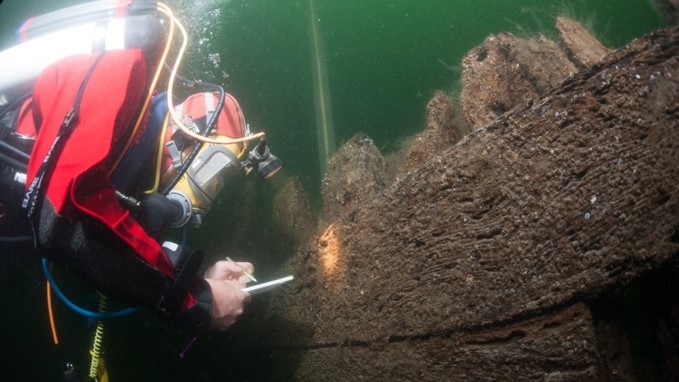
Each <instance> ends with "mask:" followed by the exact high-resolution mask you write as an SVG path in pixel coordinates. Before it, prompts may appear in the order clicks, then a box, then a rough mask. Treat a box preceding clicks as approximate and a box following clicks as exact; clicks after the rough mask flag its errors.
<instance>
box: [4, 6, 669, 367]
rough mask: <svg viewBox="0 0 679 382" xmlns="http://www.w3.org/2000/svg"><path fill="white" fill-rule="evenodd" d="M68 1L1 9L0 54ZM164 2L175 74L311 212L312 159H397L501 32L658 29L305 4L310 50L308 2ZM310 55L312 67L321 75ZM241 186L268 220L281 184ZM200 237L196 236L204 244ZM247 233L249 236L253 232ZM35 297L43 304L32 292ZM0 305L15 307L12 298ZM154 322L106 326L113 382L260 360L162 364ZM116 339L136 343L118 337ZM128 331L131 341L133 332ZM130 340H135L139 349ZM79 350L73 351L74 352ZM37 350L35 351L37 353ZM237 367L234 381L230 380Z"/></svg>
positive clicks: (207, 356)
mask: <svg viewBox="0 0 679 382" xmlns="http://www.w3.org/2000/svg"><path fill="white" fill-rule="evenodd" d="M76 3H80V1H66V0H55V1H52V2H46V1H42V0H4V1H3V2H2V5H0V48H4V47H7V46H9V45H10V44H11V43H12V39H13V32H14V30H15V29H16V28H17V27H18V26H19V25H20V23H21V21H23V20H24V19H25V18H26V17H28V16H30V15H35V14H39V13H42V12H46V11H49V10H52V9H56V8H59V7H61V6H64V5H70V4H76ZM169 4H170V5H171V6H173V7H174V8H175V9H176V10H177V11H178V13H179V15H180V17H181V18H182V19H183V20H185V22H186V25H187V27H188V28H189V30H190V32H191V43H190V47H189V52H188V56H187V58H186V61H185V66H184V68H183V70H182V72H183V73H184V74H185V75H186V76H189V77H192V78H197V79H203V80H208V81H215V82H222V83H223V84H224V85H225V86H226V89H227V91H229V92H231V93H232V94H234V95H235V96H236V97H237V98H238V99H239V101H240V103H241V106H242V107H243V110H244V113H245V117H246V119H247V120H248V122H249V123H250V125H251V126H252V128H253V129H254V130H256V131H261V130H264V131H266V132H267V135H268V137H269V143H270V145H271V147H272V150H273V151H274V152H275V153H276V154H277V155H278V156H279V157H280V158H282V159H283V160H284V162H285V164H286V169H285V175H282V177H284V178H285V177H292V176H294V177H298V178H299V179H300V180H301V182H302V185H303V187H304V188H305V190H306V191H307V192H308V193H309V194H310V198H311V203H312V206H313V207H314V209H315V210H318V209H319V205H320V196H319V195H320V183H321V174H322V171H323V168H324V164H323V163H322V161H323V158H327V156H329V155H331V154H332V152H331V151H332V150H334V149H336V148H337V147H338V146H339V145H341V144H342V142H344V141H346V140H347V139H349V138H351V137H352V136H353V135H354V134H355V133H357V132H363V133H366V134H367V135H369V136H370V137H371V138H372V139H373V140H374V142H375V144H376V145H377V146H378V148H380V149H381V150H382V152H383V153H384V154H387V153H390V152H392V151H394V150H396V149H397V148H398V147H399V145H400V143H401V142H402V141H403V140H405V139H406V138H408V137H409V136H411V135H413V134H415V133H417V132H419V131H421V130H422V129H423V127H424V122H425V114H424V110H425V105H426V103H427V102H428V100H429V99H430V97H431V96H432V94H433V93H434V92H435V91H437V90H444V91H446V92H449V93H451V94H454V93H455V92H456V91H457V90H458V80H459V76H460V67H459V64H460V62H461V59H462V56H463V55H464V54H465V53H466V52H467V51H468V50H469V49H471V48H472V47H474V46H476V45H478V44H480V43H481V42H482V41H483V40H484V39H485V38H486V37H487V36H488V35H489V34H491V33H499V32H502V31H509V32H513V33H515V34H518V35H522V36H529V35H530V34H532V33H535V32H540V33H543V34H546V35H548V36H550V37H554V35H555V31H554V26H553V25H554V18H555V16H557V15H560V14H566V15H570V16H572V17H574V18H576V19H578V20H580V21H582V22H584V23H585V24H586V25H587V26H588V27H589V28H590V29H591V31H592V32H593V33H594V34H595V35H596V36H598V37H599V38H600V39H601V41H602V42H603V43H604V44H605V45H607V46H609V47H620V46H622V45H624V44H626V43H628V42H630V41H631V40H632V39H634V38H636V37H639V36H641V35H643V34H645V33H647V32H649V31H651V30H653V29H655V28H658V27H661V26H662V21H661V18H660V17H659V16H658V15H657V14H656V13H655V11H654V10H653V8H652V7H651V5H649V2H648V0H572V1H566V0H563V1H547V0H418V1H415V0H410V1H405V0H380V1H377V0H314V1H313V5H314V13H315V19H316V25H315V28H316V34H317V36H316V37H317V38H318V39H320V40H319V41H320V42H321V43H322V47H323V50H322V52H321V53H320V54H315V53H314V51H313V49H314V48H313V43H312V41H313V38H311V37H310V36H309V34H310V25H309V23H310V13H309V12H310V11H309V6H310V2H309V0H285V1H283V0H278V1H274V0H267V1H263V0H222V1H211V0H207V1H206V0H196V1H190V0H182V1H174V2H169ZM315 57H317V58H321V59H323V62H322V67H323V69H322V73H321V72H319V69H318V68H319V67H320V66H318V62H315V61H314V59H315ZM315 66H316V68H315ZM0 75H4V74H2V73H0ZM314 78H316V80H314ZM321 89H322V90H321ZM321 91H325V92H327V94H326V97H327V98H326V100H325V101H322V102H321V103H320V104H321V105H322V104H324V105H325V106H323V108H325V110H326V112H325V115H326V117H327V118H330V120H328V121H326V122H325V123H321V122H319V115H323V112H319V111H318V110H319V108H320V107H319V99H322V97H321V98H319V92H321ZM324 130H325V132H326V133H328V134H332V137H333V138H332V140H330V139H327V140H325V141H327V142H328V143H327V144H326V143H323V142H324V140H322V139H320V138H319V135H320V134H322V133H323V132H324ZM325 151H327V153H326V152H325ZM284 178H283V179H284ZM246 187H249V188H248V189H249V190H252V191H251V192H250V193H248V194H247V195H246V194H245V193H243V194H241V195H239V197H241V198H245V197H249V198H255V200H256V202H255V203H254V205H255V207H253V209H252V210H251V212H252V214H253V215H255V217H253V218H251V219H252V221H254V222H261V221H263V220H266V217H267V214H268V213H270V206H271V199H272V195H274V194H275V192H276V191H277V189H278V188H279V187H280V182H279V183H276V182H274V183H271V184H269V185H266V186H253V185H250V184H247V185H246ZM239 202H240V201H239ZM224 203H225V204H226V203H228V202H227V201H225V202H224ZM220 208H221V209H220ZM224 208H225V207H219V206H218V207H217V208H216V211H214V212H213V213H211V215H210V216H208V219H209V220H210V221H211V222H208V223H207V224H206V230H207V232H216V231H217V230H219V229H223V228H224V227H227V228H228V227H231V225H232V224H237V223H238V221H239V220H238V218H236V217H234V216H231V215H229V210H228V209H224ZM205 236H207V235H205V234H204V236H200V235H198V238H199V239H201V241H203V243H204V242H205ZM245 236H247V237H248V239H247V240H249V241H256V239H253V237H255V236H256V234H253V233H252V232H250V233H247V234H246V235H245ZM233 240H235V239H233ZM207 245H208V246H215V247H219V246H220V243H219V239H218V238H212V239H211V242H210V243H208V244H207ZM244 246H245V245H244ZM28 284H29V286H30V285H33V284H31V283H28ZM10 292H11V291H10ZM14 292H16V291H14ZM34 294H36V295H37V296H41V295H40V294H39V293H34ZM32 295H33V294H31V296H32ZM36 299H37V300H38V301H39V303H40V304H42V300H41V299H40V297H36ZM9 301H12V302H16V301H17V298H16V296H13V297H12V299H10V300H9ZM16 304H17V306H19V307H21V308H22V309H19V310H20V312H19V313H18V314H19V316H17V317H13V318H12V320H10V319H9V316H7V317H6V318H5V319H4V320H3V323H4V326H5V327H13V326H15V325H17V324H16V323H15V321H13V320H20V319H21V317H22V316H23V315H26V314H30V315H31V318H34V319H35V322H37V324H35V325H33V324H30V326H27V327H26V326H25V325H29V324H25V323H21V325H23V326H21V329H22V330H28V331H30V330H32V329H34V328H36V329H35V330H40V331H41V332H42V333H44V335H45V337H44V341H43V342H45V343H47V342H48V341H49V337H48V336H49V332H48V331H47V330H46V328H45V323H44V319H45V317H46V316H45V315H44V314H43V312H39V315H37V316H34V313H35V312H34V311H33V310H37V309H34V308H32V307H29V303H25V302H22V303H19V302H16ZM36 314H37V313H36ZM62 314H63V315H67V314H68V313H67V312H62ZM140 320H141V319H140ZM115 325H118V326H117V327H116V326H115ZM125 325H128V326H127V327H125ZM155 325H156V324H152V325H151V327H150V328H148V327H147V326H145V325H142V324H140V323H139V322H137V321H134V322H133V323H129V321H125V322H124V324H114V328H113V329H112V330H113V331H114V332H115V333H116V335H117V336H118V337H115V335H114V338H116V340H113V341H112V342H115V341H119V342H122V343H123V344H121V345H120V346H139V347H140V348H139V349H138V350H139V352H140V354H138V355H137V356H136V358H135V357H134V356H133V355H128V356H125V355H122V356H121V355H120V354H119V353H116V351H115V350H113V349H112V350H111V353H113V354H118V355H117V357H118V363H116V359H115V357H116V355H112V357H114V359H113V360H112V363H113V365H110V366H111V368H112V369H113V368H114V367H115V369H117V374H118V375H123V376H127V377H126V378H125V377H121V378H119V379H117V380H139V379H138V378H136V377H139V376H144V377H145V378H146V379H147V380H159V379H160V378H163V379H165V380H188V379H187V378H188V376H191V375H197V376H200V378H199V379H198V380H223V377H224V376H230V377H232V379H231V380H248V378H244V377H243V375H246V374H245V373H247V372H246V370H250V369H251V368H255V369H257V367H258V365H259V362H260V361H261V360H258V358H257V357H259V356H263V355H262V354H259V353H256V354H250V355H248V354H245V355H241V354H234V351H233V350H230V349H229V348H228V342H229V341H228V340H229V339H231V336H235V337H238V336H239V332H238V331H237V329H236V330H235V332H234V333H233V334H227V335H225V336H222V337H215V338H216V339H215V338H213V339H211V340H208V341H206V342H207V344H204V345H203V346H202V347H199V348H198V349H197V350H196V353H195V355H193V356H192V358H191V359H190V360H189V361H190V362H189V363H183V364H182V363H178V365H174V364H171V365H168V362H173V361H174V360H175V359H176V355H175V354H176V351H175V350H176V349H173V348H172V347H173V346H174V345H169V344H167V343H166V342H165V341H164V338H165V337H163V335H165V334H166V333H165V332H164V329H157V328H156V329H154V327H155ZM116 328H117V329H116ZM121 328H123V329H121ZM126 331H130V332H131V333H132V332H134V335H133V334H129V335H128V336H127V337H126V336H125V335H124V334H123V335H122V338H121V333H126ZM17 332H20V330H19V331H17ZM73 333H74V334H73V336H76V338H77V341H80V342H82V338H81V337H78V336H83V335H84V334H78V331H77V330H73ZM136 333H141V335H140V336H138V337H135V335H136ZM37 337H38V336H36V338H37ZM227 337H228V338H227ZM12 338H13V339H14V340H13V341H11V343H10V345H12V346H14V347H17V348H18V350H17V352H16V354H17V356H16V357H15V359H13V360H12V362H10V363H13V364H14V365H15V367H14V368H12V370H11V374H10V375H16V370H17V369H22V368H30V370H33V373H36V371H35V369H34V368H33V366H32V362H33V361H43V359H44V358H45V357H46V356H45V355H44V352H41V353H40V354H41V355H40V356H36V355H34V354H33V352H32V351H31V347H32V346H33V345H35V344H34V343H35V342H36V341H39V340H38V339H34V338H32V337H31V341H32V342H31V343H24V342H22V341H21V338H20V336H18V335H17V336H16V338H14V337H12ZM135 338H137V339H138V338H142V339H141V340H139V341H142V344H141V345H138V344H137V342H135V341H137V340H135ZM126 339H129V343H132V344H133V345H130V344H129V343H126V342H125V341H126ZM222 340H224V341H222ZM80 342H78V343H77V345H78V346H76V345H73V346H72V347H73V348H74V349H75V348H78V347H80V346H81V345H82V344H81V343H80ZM85 342H86V340H85ZM224 343H226V344H224ZM48 345H49V344H47V345H46V344H44V343H43V344H41V345H40V346H38V347H37V348H38V349H43V350H44V348H46V347H47V348H49V346H48ZM81 347H86V345H82V346H81ZM159 347H160V350H157V349H158V348H159ZM154 349H155V350H154ZM48 351H49V350H48ZM246 351H252V349H246ZM155 353H157V356H156V355H155ZM219 354H228V357H227V355H225V356H224V357H226V359H223V358H224V357H220V356H219ZM168 360H169V361H168ZM261 362H264V361H261ZM267 362H271V361H270V360H269V361H267ZM192 368H195V369H192ZM226 370H232V371H231V372H229V371H226ZM233 370H237V371H235V372H234V371H233ZM238 370H240V371H242V372H243V374H240V376H239V374H238ZM258 372H259V373H262V371H261V370H260V371H255V372H251V373H255V374H253V375H260V374H257V373H258ZM234 373H235V374H234ZM234 375H235V376H234ZM132 376H134V377H132ZM253 380H257V379H253Z"/></svg>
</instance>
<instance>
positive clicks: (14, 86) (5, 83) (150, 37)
mask: <svg viewBox="0 0 679 382" xmlns="http://www.w3.org/2000/svg"><path fill="white" fill-rule="evenodd" d="M156 9H157V3H156V1H150V0H98V1H93V2H89V3H85V4H80V5H75V6H71V7H68V8H64V9H60V10H57V11H54V12H51V13H47V14H45V15H41V16H37V17H32V18H30V19H28V20H26V21H25V22H24V23H23V25H22V26H21V28H19V30H18V31H17V37H18V40H19V43H18V44H17V45H15V46H13V47H10V48H8V49H6V50H4V51H1V52H0V73H2V75H1V76H0V114H2V113H3V110H2V109H3V107H5V106H7V105H9V104H11V103H12V102H13V101H15V100H17V99H19V98H20V97H22V96H24V95H25V94H27V93H29V92H30V91H31V89H32V87H33V84H34V82H35V80H36V78H37V77H38V75H39V74H40V73H41V72H42V71H43V69H45V67H47V66H48V65H50V64H52V63H54V62H56V61H58V60H60V59H62V58H65V57H68V56H71V55H75V54H88V53H94V52H97V51H102V50H111V49H125V48H141V49H142V50H143V51H144V52H145V53H147V54H148V55H149V57H147V59H151V60H153V61H149V62H154V61H155V60H154V59H155V58H156V56H155V54H157V49H159V47H162V46H163V40H164V39H165V33H164V30H163V25H162V23H161V21H160V17H159V15H158V12H157V11H156Z"/></svg>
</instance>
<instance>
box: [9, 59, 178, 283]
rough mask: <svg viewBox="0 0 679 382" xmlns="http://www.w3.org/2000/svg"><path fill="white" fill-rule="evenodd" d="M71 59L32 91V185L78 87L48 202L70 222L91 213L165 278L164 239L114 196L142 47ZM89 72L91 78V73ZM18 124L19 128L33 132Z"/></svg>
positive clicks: (140, 82)
mask: <svg viewBox="0 0 679 382" xmlns="http://www.w3.org/2000/svg"><path fill="white" fill-rule="evenodd" d="M100 54H102V55H103V57H101V58H100V59H99V62H96V63H95V61H96V60H97V59H98V54H93V55H79V56H73V57H69V58H66V59H64V60H62V61H60V62H58V63H57V64H55V65H52V66H50V67H48V68H47V69H46V70H45V71H44V72H43V73H42V74H41V76H40V77H39V79H38V81H37V82H36V85H35V88H34V97H33V115H32V119H33V121H34V123H35V127H36V129H37V131H38V136H37V139H36V143H35V145H34V147H33V151H32V153H31V159H30V161H29V165H28V173H27V183H26V184H27V185H30V184H31V182H32V181H33V179H34V178H35V177H36V175H38V172H39V169H40V168H41V164H42V163H43V161H44V159H45V157H46V156H47V155H48V153H49V152H50V149H51V147H52V144H53V142H54V140H55V138H56V137H57V135H59V134H60V127H61V126H62V124H63V122H64V119H65V116H67V114H68V113H69V111H70V110H71V109H72V108H73V107H74V106H75V104H74V103H75V102H76V96H77V93H78V89H79V87H80V86H81V85H82V86H83V87H84V89H83V91H82V97H81V99H80V100H79V105H77V106H78V107H79V113H78V115H77V120H76V121H75V122H74V123H75V124H76V125H75V126H74V128H73V130H72V133H71V134H70V136H68V137H67V138H68V139H67V141H66V142H65V144H64V145H63V148H62V150H61V152H59V153H56V154H57V155H56V156H55V157H53V158H50V160H53V161H55V162H54V163H53V166H52V170H51V171H52V173H51V174H50V175H51V176H50V177H49V182H48V183H47V184H45V185H44V200H45V201H46V202H49V203H51V205H52V206H53V208H54V210H55V212H56V213H57V214H58V215H61V216H65V217H67V218H70V219H73V220H82V219H83V216H85V217H87V218H93V219H96V220H98V221H99V222H101V223H103V225H104V226H106V227H108V228H109V229H110V230H111V231H112V232H113V233H114V234H115V235H116V236H117V237H118V238H119V239H120V240H121V241H123V242H125V243H126V244H127V245H129V246H130V247H132V248H133V249H134V251H135V252H136V253H137V254H138V255H139V256H141V257H142V258H143V259H144V260H145V261H147V262H149V263H151V264H153V266H155V267H157V269H159V270H160V271H161V272H162V273H164V274H165V275H166V276H168V277H170V278H171V277H173V276H174V271H175V270H174V267H173V265H172V263H171V262H170V260H169V259H168V258H167V256H166V255H165V254H164V252H163V251H162V249H161V247H160V245H159V243H157V242H156V241H155V240H154V239H153V238H151V237H149V236H148V235H147V234H146V232H145V231H144V229H143V228H142V227H141V226H140V225H139V224H138V223H137V222H136V221H135V220H134V219H133V218H132V217H131V216H130V213H129V212H128V211H127V210H126V209H124V208H123V207H122V206H121V205H120V204H119V202H118V200H117V199H116V196H115V190H114V187H113V185H112V183H111V181H110V176H109V173H110V172H111V170H112V166H113V165H114V163H115V161H116V159H117V158H118V155H120V150H122V148H123V147H124V145H125V142H126V141H127V139H128V138H129V137H130V134H133V132H132V131H131V130H132V127H133V126H134V125H135V120H136V118H137V115H138V113H139V111H140V105H141V102H142V101H143V97H144V95H145V90H146V89H145V86H146V68H145V63H144V59H143V56H142V52H141V51H140V50H137V49H129V50H120V51H108V52H104V53H100ZM90 70H91V74H90V75H89V78H85V77H86V76H87V72H88V71H90ZM23 123H31V121H30V118H27V119H26V121H21V122H20V126H19V129H22V130H29V127H28V126H21V124H23Z"/></svg>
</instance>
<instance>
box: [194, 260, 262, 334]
mask: <svg viewBox="0 0 679 382" xmlns="http://www.w3.org/2000/svg"><path fill="white" fill-rule="evenodd" d="M244 270H247V271H250V272H254V267H253V266H252V264H250V263H234V262H231V261H218V262H217V263H215V265H213V266H212V267H210V268H209V269H208V270H207V271H206V272H205V280H206V281H207V282H208V283H209V284H210V288H211V289H212V320H211V325H212V327H213V328H216V329H219V330H226V329H228V328H229V327H230V326H231V325H233V324H234V323H235V322H236V319H237V318H238V316H240V315H241V314H243V306H244V305H245V303H247V302H248V301H250V295H249V294H248V293H246V292H243V291H242V290H241V289H242V288H245V285H246V284H247V282H248V281H249V279H248V278H247V276H245V275H243V271H244Z"/></svg>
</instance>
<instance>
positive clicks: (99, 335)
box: [90, 293, 108, 381]
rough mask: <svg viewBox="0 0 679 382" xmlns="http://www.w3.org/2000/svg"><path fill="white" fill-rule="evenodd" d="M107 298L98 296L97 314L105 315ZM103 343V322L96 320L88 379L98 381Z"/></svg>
mask: <svg viewBox="0 0 679 382" xmlns="http://www.w3.org/2000/svg"><path fill="white" fill-rule="evenodd" d="M107 304H108V298H107V297H106V296H104V295H103V294H101V293H100V294H99V313H106V305H107ZM103 341H104V320H102V319H100V320H97V329H96V330H95V331H94V339H93V340H92V350H91V351H90V352H91V353H92V361H91V362H90V378H92V379H94V380H95V381H99V380H100V379H99V377H100V371H101V369H100V368H99V362H100V361H101V351H102V349H101V344H102V342H103Z"/></svg>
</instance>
